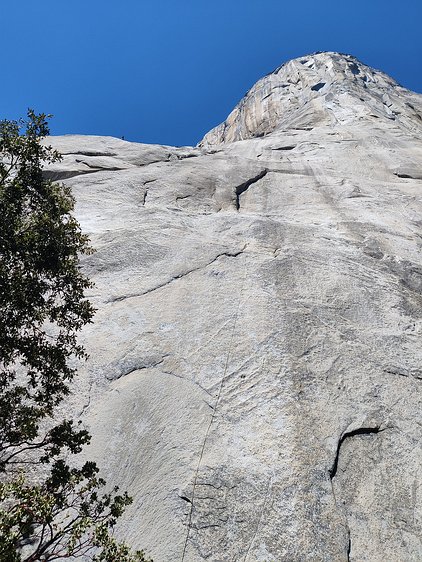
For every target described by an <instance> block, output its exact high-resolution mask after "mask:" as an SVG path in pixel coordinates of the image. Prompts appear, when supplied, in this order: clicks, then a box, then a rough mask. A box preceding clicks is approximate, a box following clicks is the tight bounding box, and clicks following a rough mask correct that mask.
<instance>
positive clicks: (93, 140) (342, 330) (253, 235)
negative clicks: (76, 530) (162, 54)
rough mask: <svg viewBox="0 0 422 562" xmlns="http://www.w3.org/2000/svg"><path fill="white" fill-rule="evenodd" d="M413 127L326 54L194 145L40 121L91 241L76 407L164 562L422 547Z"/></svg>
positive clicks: (421, 187) (418, 110) (417, 176)
mask: <svg viewBox="0 0 422 562" xmlns="http://www.w3.org/2000/svg"><path fill="white" fill-rule="evenodd" d="M421 134H422V96H421V95H419V94H415V93H412V92H409V91H407V90H406V89H404V88H402V87H400V86H399V85H398V84H397V83H396V82H395V81H394V80H392V79H391V78H389V77H388V76H386V75H385V74H383V73H381V72H378V71H376V70H373V69H370V68H368V67H367V66H365V65H363V64H361V63H360V62H359V61H357V60H356V59H354V58H353V57H351V56H348V55H340V54H338V53H320V54H316V55H312V56H308V57H303V58H300V59H297V60H294V61H290V62H289V63H287V64H285V65H283V66H282V67H280V68H279V69H277V70H276V71H275V72H274V73H272V74H270V75H268V76H266V77H265V78H263V79H262V80H260V81H259V82H258V83H257V84H256V85H255V86H254V87H253V88H252V89H251V90H250V92H249V93H248V94H247V95H246V97H245V98H244V99H243V100H242V101H241V102H240V104H239V105H238V106H237V108H236V109H235V110H234V111H233V112H232V113H231V115H230V116H229V117H228V118H227V120H226V122H225V123H224V124H222V125H220V126H218V127H217V128H216V129H214V130H213V131H211V132H210V133H208V134H207V135H206V136H205V138H204V139H203V141H202V142H201V143H200V145H199V146H198V147H196V148H190V147H184V148H172V147H163V146H148V145H141V144H135V143H128V142H125V141H122V140H118V139H113V138H104V137H82V136H66V137H56V138H51V139H50V143H51V144H53V145H54V146H55V147H56V148H58V149H59V150H60V151H61V152H62V153H63V154H64V155H65V156H64V161H63V162H62V163H59V164H57V165H55V167H54V168H50V169H49V170H48V172H47V173H48V174H49V175H50V177H54V178H59V179H60V178H64V179H65V180H66V182H67V183H69V185H71V186H72V188H73V191H74V194H75V196H76V198H77V216H78V219H79V220H80V222H81V224H82V227H83V229H84V230H85V231H86V232H87V233H88V234H89V235H90V237H91V240H92V244H93V246H94V247H95V248H96V249H97V252H96V253H95V254H93V255H92V256H88V257H86V258H85V259H84V262H83V267H84V269H85V271H86V272H87V273H88V274H89V275H90V276H91V278H92V279H93V280H94V281H95V284H96V286H95V289H94V290H93V291H92V294H91V295H90V298H91V299H92V301H93V302H94V304H95V305H96V306H97V307H98V312H97V315H96V317H95V322H94V324H93V325H91V326H90V327H89V328H88V329H86V330H85V332H84V334H83V339H84V342H85V343H86V345H87V347H88V350H89V353H90V356H91V357H90V360H89V362H88V363H87V364H86V365H85V366H84V367H83V368H82V369H81V377H80V381H79V387H78V389H77V391H76V392H75V395H74V397H73V399H72V400H73V402H72V407H73V408H74V410H73V411H74V412H76V413H77V415H78V416H80V417H82V418H83V419H84V420H85V421H86V423H87V424H88V425H89V427H90V429H91V432H92V433H93V436H94V439H93V444H92V447H91V450H90V452H89V454H90V455H91V457H92V456H94V457H95V458H96V459H97V460H98V462H99V463H100V465H101V467H102V469H103V473H104V475H105V477H106V478H107V479H108V480H109V481H110V482H113V483H116V484H118V485H119V486H121V487H122V488H123V489H127V490H128V491H129V493H130V494H131V495H132V496H133V498H134V503H133V505H132V506H131V507H130V508H129V509H128V511H127V514H126V516H125V519H124V520H123V521H122V524H121V528H120V532H121V534H122V536H123V537H124V538H126V539H127V540H128V541H129V542H130V543H132V544H133V545H134V546H137V547H142V548H144V549H145V550H146V551H147V553H148V554H150V555H151V556H152V557H153V558H154V561H155V562H175V561H179V562H200V561H204V560H208V561H213V562H216V561H221V562H229V561H234V560H237V561H239V562H240V561H242V562H254V561H261V562H264V561H267V562H304V561H306V560H309V561H312V562H317V561H327V562H328V561H329V562H342V561H344V562H346V561H350V562H364V561H368V562H369V561H370V562H385V561H391V562H393V561H394V562H398V561H400V562H405V561H406V562H408V561H415V562H416V561H417V560H420V558H421V549H422V545H421V536H422V529H421V517H422V498H421V489H422V487H421V480H420V478H421V468H422V467H421V458H422V454H421V423H420V411H421V384H422V351H421V336H422V259H421V253H420V250H421V241H422V230H421V226H422V219H421V217H422V205H421V198H422V183H421V178H422V141H421Z"/></svg>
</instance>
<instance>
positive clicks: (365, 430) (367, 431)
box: [328, 426, 386, 480]
mask: <svg viewBox="0 0 422 562" xmlns="http://www.w3.org/2000/svg"><path fill="white" fill-rule="evenodd" d="M385 429H386V428H385ZM385 429H380V426H375V427H360V428H359V429H354V430H353V431H347V432H346V433H343V435H342V436H341V438H340V439H339V442H338V444H337V451H336V455H335V457H334V462H333V465H332V467H331V468H330V470H329V471H328V472H329V475H330V480H333V478H335V476H336V474H337V469H338V461H339V458H340V451H341V447H342V445H343V443H344V442H345V441H346V439H349V438H351V437H355V436H356V435H372V434H377V433H380V432H381V431H384V430H385Z"/></svg>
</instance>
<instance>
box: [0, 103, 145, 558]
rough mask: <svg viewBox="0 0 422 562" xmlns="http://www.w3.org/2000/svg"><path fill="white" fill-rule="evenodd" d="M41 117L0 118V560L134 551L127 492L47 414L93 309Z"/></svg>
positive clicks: (80, 355) (63, 423) (78, 432)
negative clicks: (126, 527)
mask: <svg viewBox="0 0 422 562" xmlns="http://www.w3.org/2000/svg"><path fill="white" fill-rule="evenodd" d="M48 117H49V116H46V115H44V114H41V115H36V114H35V113H34V112H33V111H32V110H29V111H28V119H27V120H26V121H19V122H16V121H2V122H0V560H2V561H3V562H18V561H19V562H22V561H25V562H35V561H38V560H39V561H41V560H43V561H45V560H49V561H52V560H58V559H62V558H71V557H76V558H78V557H84V556H87V557H88V559H92V560H95V561H98V562H100V561H101V562H132V561H144V560H146V559H145V558H144V555H143V554H142V552H137V553H134V554H131V553H130V551H129V549H128V547H127V546H126V545H124V544H120V543H118V542H116V540H115V539H114V538H113V536H112V530H113V528H114V526H115V524H116V520H117V518H118V517H119V516H120V515H121V514H122V512H123V510H124V508H125V507H126V506H127V505H128V504H129V503H130V501H131V500H130V498H129V497H128V496H127V494H126V493H125V494H122V495H118V494H117V492H118V490H117V488H115V489H114V490H113V491H112V492H111V493H105V492H103V491H102V488H103V487H104V486H105V482H104V481H103V480H102V479H101V478H100V477H99V476H98V468H97V466H96V465H95V463H92V462H86V463H85V464H83V465H82V466H78V465H77V463H76V462H74V457H73V455H75V454H77V453H79V452H80V451H81V450H82V447H83V446H84V445H85V444H87V443H89V440H90V435H89V434H88V432H87V431H86V430H85V429H83V428H82V427H81V425H80V423H75V422H74V421H73V420H69V419H64V420H57V419H56V418H57V415H56V411H57V406H58V405H59V404H60V403H61V402H62V401H63V399H64V398H65V397H66V396H67V395H68V394H69V393H70V390H71V386H70V385H71V382H72V380H73V379H74V377H75V375H76V370H75V368H74V367H72V366H71V365H72V361H73V363H74V359H84V358H85V357H86V353H85V350H84V348H83V347H82V346H81V345H80V344H79V343H78V341H77V335H78V332H79V331H80V329H81V328H82V327H83V326H84V325H85V324H87V323H89V322H90V321H91V319H92V316H93V314H94V310H93V307H92V305H91V304H90V302H89V301H88V300H87V299H86V298H85V291H86V289H88V288H89V287H90V286H91V283H90V281H89V279H88V278H87V277H86V276H84V275H83V273H82V272H81V270H80V264H79V257H80V255H81V254H84V253H85V254H86V253H89V252H90V251H91V249H90V247H89V244H88V239H87V237H86V236H85V235H84V234H83V233H82V232H81V229H80V226H79V224H78V222H77V221H76V219H75V218H74V216H73V214H72V211H73V208H74V199H73V197H72V194H71V191H70V189H69V188H68V187H66V186H65V185H62V184H58V183H54V182H52V181H50V180H46V179H45V177H44V176H43V166H44V165H45V164H48V163H52V162H56V161H58V160H59V159H60V155H59V154H58V153H57V152H56V151H54V150H53V149H52V148H51V147H49V146H46V145H45V144H44V143H42V142H41V140H42V139H43V138H44V137H45V136H47V135H48V133H49V130H48V122H47V119H48ZM69 459H70V460H69Z"/></svg>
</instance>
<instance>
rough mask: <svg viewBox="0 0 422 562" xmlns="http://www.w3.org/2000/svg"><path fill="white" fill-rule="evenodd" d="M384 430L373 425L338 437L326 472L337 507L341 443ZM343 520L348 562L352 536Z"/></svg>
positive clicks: (348, 560) (348, 561)
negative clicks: (336, 477)
mask: <svg viewBox="0 0 422 562" xmlns="http://www.w3.org/2000/svg"><path fill="white" fill-rule="evenodd" d="M385 429H388V428H387V427H385V428H383V429H381V426H380V425H375V426H374V427H359V428H358V429H354V430H353V431H347V432H345V433H343V435H342V436H341V437H340V439H339V441H338V443H337V450H336V454H335V457H334V461H333V464H332V466H331V468H330V469H329V471H328V473H329V476H330V481H331V487H332V490H333V497H334V501H335V503H336V505H337V498H336V494H335V491H334V485H333V479H334V478H335V476H336V475H337V470H338V463H339V458H340V451H341V447H342V445H343V443H344V442H345V441H346V439H349V438H352V437H355V436H356V435H376V434H377V433H380V432H381V431H384V430H385ZM344 518H345V527H346V530H347V549H346V560H347V562H350V555H351V552H352V536H351V532H350V528H349V525H348V522H347V518H346V515H345V514H344Z"/></svg>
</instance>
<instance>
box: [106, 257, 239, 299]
mask: <svg viewBox="0 0 422 562" xmlns="http://www.w3.org/2000/svg"><path fill="white" fill-rule="evenodd" d="M244 249H245V248H242V249H241V250H238V251H237V252H222V253H221V254H218V255H217V256H216V257H215V258H214V259H212V260H211V261H210V262H209V263H207V264H205V265H200V266H198V267H194V268H193V269H189V270H188V271H184V272H183V273H179V274H178V275H174V276H173V277H172V278H171V279H169V280H168V281H164V282H163V283H160V285H157V286H156V287H153V288H152V289H147V290H146V291H144V292H143V293H135V294H132V295H122V296H121V297H113V298H111V299H109V300H108V301H107V302H108V303H114V302H120V301H123V300H126V299H133V298H135V297H143V296H144V295H148V294H149V293H153V292H154V291H158V290H159V289H162V288H163V287H166V286H167V285H171V284H172V283H174V281H177V280H178V279H182V277H186V276H187V275H190V274H191V273H194V272H195V271H199V270H201V269H205V268H206V267H208V266H210V265H212V264H213V263H214V262H216V261H217V260H218V259H219V258H221V257H223V256H226V257H228V258H237V256H240V255H241V254H243V252H244Z"/></svg>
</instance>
